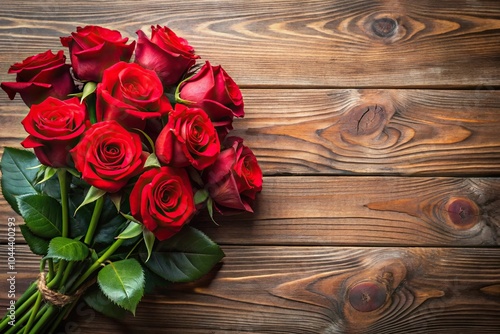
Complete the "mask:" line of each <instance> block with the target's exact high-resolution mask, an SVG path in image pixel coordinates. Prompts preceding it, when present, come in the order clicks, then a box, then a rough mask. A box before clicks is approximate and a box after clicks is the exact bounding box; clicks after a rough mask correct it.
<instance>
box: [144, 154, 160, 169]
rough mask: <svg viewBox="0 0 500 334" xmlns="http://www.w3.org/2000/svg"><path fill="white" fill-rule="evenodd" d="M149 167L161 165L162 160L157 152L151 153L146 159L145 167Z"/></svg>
mask: <svg viewBox="0 0 500 334" xmlns="http://www.w3.org/2000/svg"><path fill="white" fill-rule="evenodd" d="M148 167H161V165H160V161H159V160H158V157H157V156H156V154H154V153H151V154H150V155H149V156H148V158H147V159H146V162H145V163H144V168H148Z"/></svg>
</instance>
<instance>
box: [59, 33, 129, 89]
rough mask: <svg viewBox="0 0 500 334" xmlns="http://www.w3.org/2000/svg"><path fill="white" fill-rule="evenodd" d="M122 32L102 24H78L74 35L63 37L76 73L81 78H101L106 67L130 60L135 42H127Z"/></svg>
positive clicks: (96, 79)
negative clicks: (104, 26) (101, 25)
mask: <svg viewBox="0 0 500 334" xmlns="http://www.w3.org/2000/svg"><path fill="white" fill-rule="evenodd" d="M127 42H128V38H123V37H122V35H121V34H120V32H119V31H116V30H110V29H106V28H102V27H99V26H86V27H83V28H82V27H78V28H77V29H76V32H73V33H71V36H68V37H61V44H62V45H63V46H65V47H68V48H69V52H70V56H71V64H72V66H73V71H74V73H75V76H76V77H77V78H78V79H80V80H87V81H94V82H99V81H101V77H102V73H103V72H104V70H105V69H107V68H108V67H110V66H111V65H113V64H115V63H117V62H119V61H129V60H130V57H132V53H133V52H134V48H135V41H134V42H132V43H131V44H129V45H127Z"/></svg>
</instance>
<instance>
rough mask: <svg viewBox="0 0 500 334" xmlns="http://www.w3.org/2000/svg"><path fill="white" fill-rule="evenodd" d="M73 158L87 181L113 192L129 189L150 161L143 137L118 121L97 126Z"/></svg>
mask: <svg viewBox="0 0 500 334" xmlns="http://www.w3.org/2000/svg"><path fill="white" fill-rule="evenodd" d="M71 155H72V156H73V160H74V161H75V167H76V169H77V170H78V171H79V172H81V173H82V179H83V180H84V181H86V182H87V183H89V184H90V185H92V186H94V187H96V188H99V189H102V190H105V191H107V192H110V193H112V192H117V191H118V190H120V189H121V188H122V187H123V186H125V185H126V184H127V182H128V180H129V179H130V178H131V177H133V176H135V175H137V174H138V173H139V172H140V171H141V170H142V168H143V166H144V163H145V161H146V156H145V154H143V152H142V143H141V139H140V137H139V135H137V134H135V133H130V132H128V131H127V130H125V129H124V128H123V127H122V126H121V125H120V124H118V123H117V122H115V121H107V122H100V123H95V124H93V125H92V126H91V127H90V128H89V129H88V130H87V131H86V132H85V134H84V136H83V138H82V139H81V140H80V142H79V143H78V144H77V145H76V146H75V148H73V149H72V150H71Z"/></svg>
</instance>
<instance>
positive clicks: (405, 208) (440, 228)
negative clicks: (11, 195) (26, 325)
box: [0, 0, 500, 334]
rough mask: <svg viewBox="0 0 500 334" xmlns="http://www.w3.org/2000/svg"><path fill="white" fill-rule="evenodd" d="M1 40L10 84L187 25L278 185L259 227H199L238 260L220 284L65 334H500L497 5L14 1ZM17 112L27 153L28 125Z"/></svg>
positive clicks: (187, 289)
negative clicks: (16, 72)
mask: <svg viewBox="0 0 500 334" xmlns="http://www.w3.org/2000/svg"><path fill="white" fill-rule="evenodd" d="M0 22H1V24H0V81H11V80H12V79H11V78H12V77H11V76H9V75H7V73H6V72H7V69H8V67H9V66H10V65H11V64H12V63H14V62H17V61H20V60H22V59H24V58H26V57H27V56H30V55H33V54H36V53H40V52H43V51H45V50H47V49H48V48H51V49H53V50H59V49H61V46H60V44H59V41H58V37H59V36H67V35H69V33H70V32H72V31H74V30H75V27H76V26H84V25H87V24H95V25H102V26H106V27H108V28H114V29H118V30H120V31H122V32H123V33H124V34H125V35H127V36H129V37H131V38H134V39H135V36H136V35H135V31H137V30H138V29H145V30H147V29H148V28H149V26H150V25H152V24H160V25H167V26H169V27H170V28H172V29H173V30H174V31H176V32H177V33H178V34H179V35H181V36H183V37H185V38H186V39H188V40H189V42H190V44H191V45H193V46H194V47H195V48H196V50H197V53H198V54H200V55H201V56H202V58H203V59H208V60H210V61H211V62H212V63H214V64H222V65H223V66H224V68H225V69H226V70H227V71H228V72H229V73H230V75H231V76H232V77H233V78H234V79H235V81H236V82H237V83H238V84H240V86H241V87H242V92H243V95H244V98H245V102H246V117H245V119H243V120H238V121H236V122H235V128H236V129H237V131H236V132H237V133H238V134H239V135H242V136H244V137H245V139H246V142H247V144H248V145H249V146H250V147H251V148H252V149H253V150H254V152H255V153H256V155H257V157H258V160H259V161H260V163H261V166H262V168H263V171H264V173H265V180H264V191H263V192H262V194H261V196H260V198H259V201H258V205H257V209H256V214H255V215H253V216H252V215H245V216H242V217H239V218H237V219H234V218H233V219H219V220H220V221H221V224H220V225H221V226H219V227H216V226H214V225H213V224H211V223H209V222H206V221H203V222H199V223H196V226H198V227H200V228H202V229H203V230H204V231H205V232H206V233H207V234H208V235H209V236H211V237H212V238H213V239H214V240H216V241H217V242H218V243H219V244H220V245H221V246H222V247H223V249H224V251H225V253H226V255H227V256H226V258H225V259H224V260H223V262H222V264H221V265H220V266H219V267H218V268H217V270H215V271H214V272H213V273H212V274H211V275H210V277H207V278H206V279H204V280H202V281H200V282H198V283H197V284H187V285H175V286H173V287H172V288H171V289H165V290H162V291H158V292H157V293H156V294H154V295H150V296H148V297H146V298H145V299H144V301H143V302H142V303H141V305H140V307H139V309H138V312H137V316H136V317H135V318H134V317H132V316H130V317H128V318H126V319H125V320H123V321H115V320H110V319H107V318H104V317H103V316H101V315H99V314H97V313H95V312H94V311H92V310H91V309H89V308H88V307H87V306H85V305H84V304H80V305H78V307H77V309H76V312H75V314H74V316H73V317H72V318H71V319H70V320H69V321H68V322H67V323H66V324H65V327H64V328H61V332H66V333H140V332H148V333H297V334H299V333H301V334H302V333H324V334H330V333H331V334H333V333H377V334H380V333H382V334H387V333H454V334H457V333H498V332H500V249H499V244H500V178H499V176H500V91H499V90H498V88H499V87H500V2H499V1H498V0H476V1H466V0H441V1H434V0H425V1H412V0H387V1H383V0H375V1H372V0H336V1H326V0H308V1H295V0H293V1H292V0H259V1H249V0H226V1H203V0H198V1H188V0H186V1H165V0H162V1H160V0H148V1H110V0H107V1H95V2H93V1H74V2H58V1H54V0H44V1H27V0H22V1H14V0H5V1H2V5H1V7H0ZM0 106H1V111H0V124H1V125H0V126H1V128H0V140H1V141H2V146H15V147H19V146H20V144H19V143H20V141H21V140H22V139H23V138H24V136H25V134H24V132H23V129H22V126H21V125H20V121H21V120H22V119H23V117H24V115H25V114H26V112H27V108H26V107H25V106H24V104H23V103H22V102H21V101H20V99H16V101H14V102H11V101H9V100H8V99H7V97H6V94H0ZM8 217H15V215H14V213H13V211H12V210H11V209H10V208H9V207H8V205H7V204H6V202H5V201H4V200H3V199H2V201H1V202H0V222H1V228H0V242H2V244H1V245H0V284H1V285H0V304H1V308H2V309H5V306H6V305H7V301H8V300H7V293H6V290H7V289H6V272H7V268H6V262H7V260H6V254H7V252H6V246H5V240H6V223H7V219H8ZM16 218H17V219H18V223H20V219H19V217H16ZM18 235H19V238H18V246H17V254H16V260H17V268H18V276H17V289H18V291H21V290H22V289H24V288H25V287H26V285H27V284H28V282H29V281H30V280H33V279H34V278H35V277H36V274H37V270H38V269H37V268H38V259H37V258H36V257H34V256H32V255H31V254H30V252H29V250H28V249H27V247H26V246H24V245H22V242H23V240H21V239H22V237H21V234H20V233H18Z"/></svg>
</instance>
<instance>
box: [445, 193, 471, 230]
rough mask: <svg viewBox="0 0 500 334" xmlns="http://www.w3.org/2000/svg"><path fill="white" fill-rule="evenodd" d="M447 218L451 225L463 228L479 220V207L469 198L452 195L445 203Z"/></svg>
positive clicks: (469, 226) (467, 227)
mask: <svg viewBox="0 0 500 334" xmlns="http://www.w3.org/2000/svg"><path fill="white" fill-rule="evenodd" d="M446 211H447V212H448V218H449V220H450V222H451V224H452V226H453V227H455V228H458V229H461V230H465V229H469V228H471V227H473V226H474V225H476V224H477V223H478V222H479V207H478V206H477V204H476V203H474V201H472V200H470V199H469V198H463V197H452V198H450V200H449V201H448V202H447V203H446Z"/></svg>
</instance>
